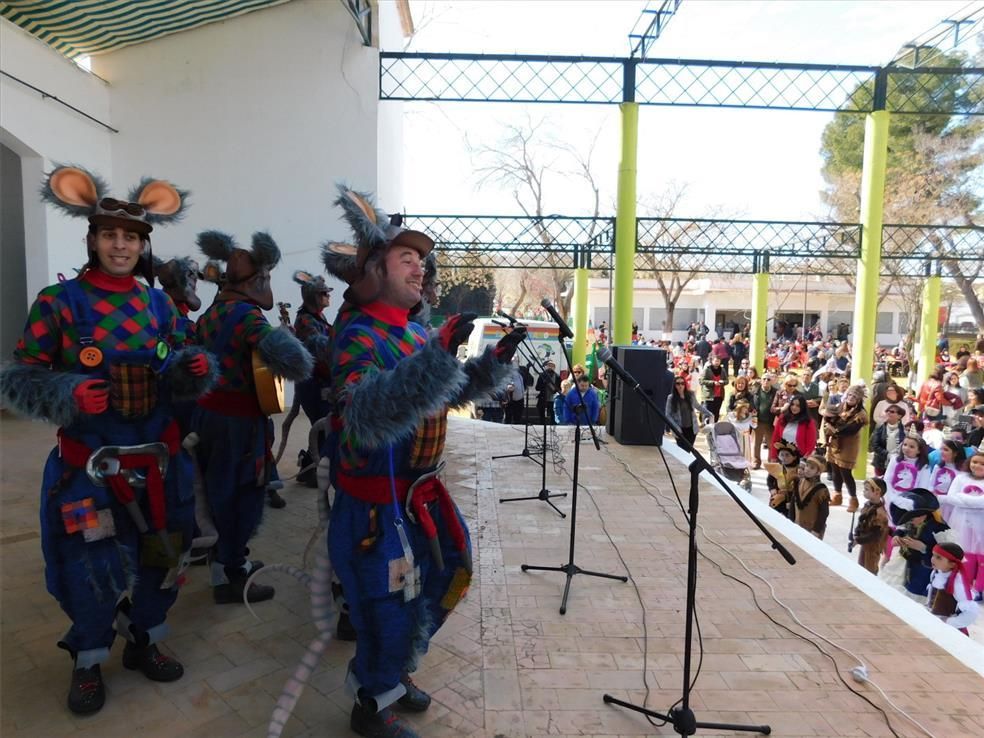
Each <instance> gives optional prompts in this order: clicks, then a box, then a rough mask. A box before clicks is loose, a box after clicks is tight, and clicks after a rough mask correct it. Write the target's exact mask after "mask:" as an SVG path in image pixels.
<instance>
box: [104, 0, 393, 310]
mask: <svg viewBox="0 0 984 738" xmlns="http://www.w3.org/2000/svg"><path fill="white" fill-rule="evenodd" d="M92 66H93V71H95V72H96V73H98V74H99V75H100V76H102V77H104V78H105V79H106V80H108V82H109V84H110V85H111V108H112V115H113V121H114V126H115V127H116V128H119V129H120V133H119V134H118V135H117V136H114V138H113V171H112V180H113V184H114V188H115V189H116V190H117V191H119V192H123V191H124V190H125V189H127V188H129V187H131V186H132V185H133V184H135V183H136V182H137V181H138V180H139V179H140V177H141V176H144V175H152V176H156V177H161V178H166V179H170V180H172V181H173V182H174V183H175V184H177V185H178V186H179V187H183V188H186V189H189V190H191V192H192V196H191V203H192V206H191V208H190V210H189V211H188V214H187V217H186V218H185V219H184V221H183V222H181V223H180V224H177V225H175V226H170V227H168V228H160V229H158V230H156V231H155V232H154V234H153V238H154V242H153V243H154V251H155V253H156V254H157V255H159V256H164V257H167V256H171V255H181V254H189V255H190V254H193V253H197V249H196V247H195V245H194V241H195V236H196V234H197V233H198V232H199V231H201V230H204V229H208V228H215V229H218V230H222V231H226V232H228V233H231V234H233V235H234V236H235V237H236V238H237V240H238V241H239V242H240V244H242V245H245V246H247V247H248V244H249V240H250V236H251V234H252V233H253V231H255V230H269V231H270V233H271V235H272V236H273V238H274V239H275V240H276V241H277V243H278V244H279V246H280V249H281V251H282V252H283V254H284V259H283V261H282V262H281V265H280V266H279V267H278V268H277V270H276V271H275V272H274V273H273V292H274V296H275V298H276V299H277V300H284V301H288V302H290V303H292V305H293V306H294V307H295V308H296V307H297V306H298V305H299V303H300V289H299V287H298V286H297V285H296V284H295V283H294V282H293V281H292V280H291V275H292V274H293V272H294V270H295V269H305V270H309V271H313V272H316V273H322V272H323V267H322V265H321V261H320V251H319V248H318V247H319V245H320V244H321V243H322V242H324V241H326V240H338V239H345V240H350V238H351V236H350V234H349V232H348V229H347V228H346V227H345V226H344V224H343V223H342V222H341V220H340V218H339V212H340V211H339V210H338V208H336V207H334V206H333V205H332V201H333V200H334V199H335V197H336V190H335V182H336V181H344V182H346V183H348V184H349V185H350V186H352V187H354V188H356V189H360V190H368V191H373V190H375V189H376V184H377V183H376V108H377V100H376V97H377V93H376V90H377V76H378V71H377V67H378V52H377V50H376V49H374V48H367V47H363V46H362V45H361V38H360V36H359V34H358V32H357V30H356V28H355V25H354V23H353V21H352V19H351V17H350V16H349V15H348V14H347V12H346V11H345V8H344V7H343V5H342V4H341V3H338V2H324V1H323V0H295V2H291V3H287V4H285V5H280V6H277V7H274V8H269V9H265V10H261V11H258V12H255V13H250V14H249V15H245V16H241V17H237V18H232V19H230V20H227V21H223V22H220V23H213V24H210V25H208V26H204V27H202V28H197V29H194V30H191V31H186V32H183V33H179V34H175V35H173V36H167V37H164V38H161V39H157V40H155V41H151V42H149V43H145V44H140V45H137V46H131V47H128V48H125V49H121V50H120V51H117V52H114V53H111V54H106V55H101V56H97V57H94V58H93V64H92ZM381 204H382V205H383V206H384V207H386V206H387V204H386V203H381ZM339 286H341V285H338V284H336V288H337V287H339ZM212 294H213V288H212V287H210V286H205V287H203V295H202V297H203V300H204V302H205V304H206V305H207V304H208V303H209V302H210V299H211V297H212ZM340 302H341V290H340V289H336V292H335V293H334V299H333V301H332V307H331V308H329V310H328V315H329V317H332V315H333V314H334V312H335V309H336V308H337V306H338V304H339V303H340ZM291 312H292V313H293V312H294V311H293V310H292V311H291ZM270 317H271V318H273V319H275V317H276V316H275V315H271V316H270Z"/></svg>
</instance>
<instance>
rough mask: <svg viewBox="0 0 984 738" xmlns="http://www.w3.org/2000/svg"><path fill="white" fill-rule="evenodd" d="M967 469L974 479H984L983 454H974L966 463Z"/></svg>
mask: <svg viewBox="0 0 984 738" xmlns="http://www.w3.org/2000/svg"><path fill="white" fill-rule="evenodd" d="M967 469H968V470H969V471H970V476H972V477H973V478H974V479H984V454H974V455H973V456H971V457H970V461H968V462H967Z"/></svg>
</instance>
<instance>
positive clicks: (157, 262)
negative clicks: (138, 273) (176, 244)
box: [154, 256, 202, 344]
mask: <svg viewBox="0 0 984 738" xmlns="http://www.w3.org/2000/svg"><path fill="white" fill-rule="evenodd" d="M154 276H155V277H157V281H158V282H160V283H161V289H162V290H163V291H164V292H165V293H167V296H168V297H170V298H171V301H172V302H173V303H174V307H175V308H177V311H178V316H177V326H178V331H179V333H181V334H182V335H183V336H184V340H185V343H187V344H194V343H195V321H194V319H193V318H189V317H188V316H189V314H191V313H193V312H195V311H197V310H200V309H201V307H202V300H201V298H200V297H199V296H198V280H199V279H201V278H202V271H201V268H200V267H199V266H198V262H197V261H195V260H194V259H192V258H191V257H189V256H184V257H175V258H173V259H169V260H168V261H163V260H161V259H157V258H155V259H154Z"/></svg>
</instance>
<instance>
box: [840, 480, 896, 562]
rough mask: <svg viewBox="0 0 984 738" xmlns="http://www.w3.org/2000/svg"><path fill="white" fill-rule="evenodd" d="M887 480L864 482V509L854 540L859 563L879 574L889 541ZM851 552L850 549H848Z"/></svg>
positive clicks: (859, 514) (856, 526)
mask: <svg viewBox="0 0 984 738" xmlns="http://www.w3.org/2000/svg"><path fill="white" fill-rule="evenodd" d="M885 489H886V487H885V480H884V479H879V478H878V477H869V478H868V479H866V480H865V481H864V486H863V488H862V494H863V495H864V500H865V502H864V507H862V508H861V511H860V512H859V513H858V522H857V525H855V526H854V531H853V534H852V536H853V537H852V539H851V540H853V541H854V543H856V544H858V549H859V550H858V563H859V564H861V566H863V567H864V568H865V569H867V570H868V571H870V572H871V573H872V574H875V575H877V574H878V562H879V561H880V560H881V556H882V553H884V551H885V541H886V540H887V539H888V512H887V511H886V510H885ZM848 551H850V547H848Z"/></svg>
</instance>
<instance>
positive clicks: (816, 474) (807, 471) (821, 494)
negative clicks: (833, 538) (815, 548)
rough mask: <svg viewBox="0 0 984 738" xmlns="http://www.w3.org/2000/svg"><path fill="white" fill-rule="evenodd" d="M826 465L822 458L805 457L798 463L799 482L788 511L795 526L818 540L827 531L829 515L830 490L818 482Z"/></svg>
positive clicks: (821, 538)
mask: <svg viewBox="0 0 984 738" xmlns="http://www.w3.org/2000/svg"><path fill="white" fill-rule="evenodd" d="M826 469H827V463H826V462H825V461H824V459H823V457H822V456H816V455H813V456H807V457H806V458H804V459H802V460H801V461H800V463H799V473H798V474H799V480H798V481H797V483H796V488H795V490H794V492H793V496H792V503H793V504H792V505H790V510H791V511H792V513H793V515H794V519H795V520H796V524H797V525H798V526H799V527H800V528H803V529H805V530H808V531H810V533H812V534H813V535H815V536H816V537H817V538H819V539H820V540H823V534H824V533H825V532H826V531H827V518H828V517H829V515H830V490H828V489H827V485H826V484H824V483H823V482H822V481H821V480H820V476H821V475H822V474H823V473H824V471H826Z"/></svg>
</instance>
